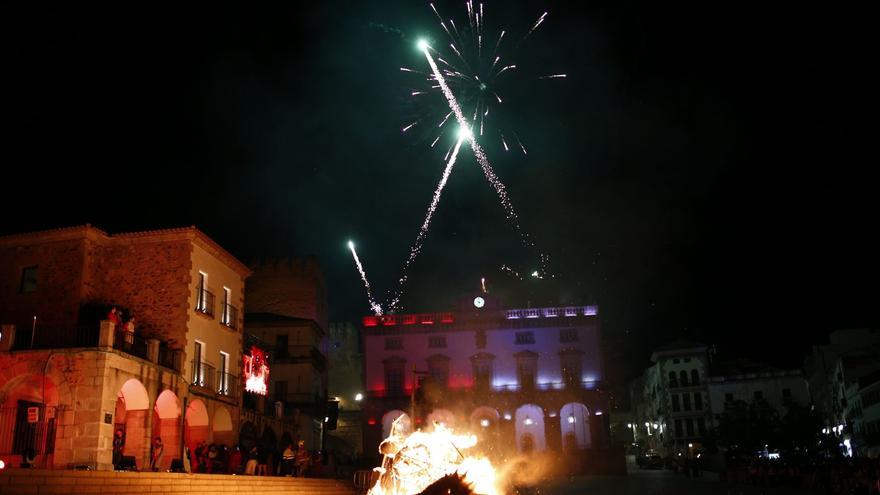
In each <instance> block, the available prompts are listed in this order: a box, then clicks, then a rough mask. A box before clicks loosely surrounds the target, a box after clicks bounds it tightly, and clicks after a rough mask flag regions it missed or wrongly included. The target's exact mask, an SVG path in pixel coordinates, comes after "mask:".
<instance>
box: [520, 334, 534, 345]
mask: <svg viewBox="0 0 880 495" xmlns="http://www.w3.org/2000/svg"><path fill="white" fill-rule="evenodd" d="M534 343H535V332H516V344H517V345H524V344H534Z"/></svg>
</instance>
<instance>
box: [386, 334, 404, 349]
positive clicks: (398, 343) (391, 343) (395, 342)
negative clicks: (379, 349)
mask: <svg viewBox="0 0 880 495" xmlns="http://www.w3.org/2000/svg"><path fill="white" fill-rule="evenodd" d="M398 349H403V339H401V338H400V337H395V338H387V339H385V350H386V351H390V350H398Z"/></svg>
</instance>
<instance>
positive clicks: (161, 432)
mask: <svg viewBox="0 0 880 495" xmlns="http://www.w3.org/2000/svg"><path fill="white" fill-rule="evenodd" d="M156 437H159V438H161V439H162V445H163V448H162V457H161V459H160V460H159V464H158V465H157V466H156V468H157V469H159V471H164V470H166V469H168V468H169V467H170V466H171V460H172V459H178V458H180V401H178V400H177V395H176V394H175V393H174V392H172V391H171V390H163V391H162V393H161V394H159V397H157V398H156V405H155V406H153V438H154V439H155V438H156Z"/></svg>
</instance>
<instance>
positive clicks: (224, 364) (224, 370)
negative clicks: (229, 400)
mask: <svg viewBox="0 0 880 495" xmlns="http://www.w3.org/2000/svg"><path fill="white" fill-rule="evenodd" d="M219 382H220V383H218V385H219V387H218V388H217V392H218V393H220V394H222V395H229V354H228V353H225V352H223V351H220V380H219Z"/></svg>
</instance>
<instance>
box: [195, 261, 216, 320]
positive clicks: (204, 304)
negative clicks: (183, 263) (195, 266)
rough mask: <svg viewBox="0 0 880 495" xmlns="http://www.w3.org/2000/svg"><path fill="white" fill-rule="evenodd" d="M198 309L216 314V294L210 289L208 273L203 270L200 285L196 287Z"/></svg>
mask: <svg viewBox="0 0 880 495" xmlns="http://www.w3.org/2000/svg"><path fill="white" fill-rule="evenodd" d="M196 311H198V312H200V313H204V314H206V315H209V316H213V315H214V294H212V293H211V292H210V291H209V290H208V274H207V273H205V272H202V271H200V272H199V285H198V287H196Z"/></svg>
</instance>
